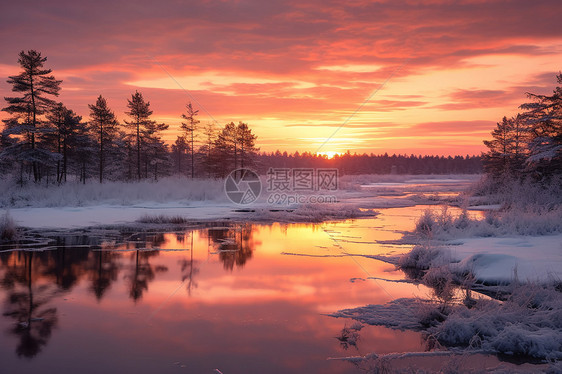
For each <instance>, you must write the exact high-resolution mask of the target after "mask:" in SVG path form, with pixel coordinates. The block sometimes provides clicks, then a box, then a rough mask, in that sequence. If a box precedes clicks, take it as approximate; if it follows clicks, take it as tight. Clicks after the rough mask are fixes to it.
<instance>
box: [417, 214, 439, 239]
mask: <svg viewBox="0 0 562 374" xmlns="http://www.w3.org/2000/svg"><path fill="white" fill-rule="evenodd" d="M435 226H436V222H435V216H434V214H433V212H432V211H431V210H429V209H427V210H424V212H423V214H422V215H421V216H420V218H419V219H418V220H417V221H416V229H415V232H417V233H419V234H421V235H423V236H426V237H427V236H431V234H432V233H433V229H434V227H435Z"/></svg>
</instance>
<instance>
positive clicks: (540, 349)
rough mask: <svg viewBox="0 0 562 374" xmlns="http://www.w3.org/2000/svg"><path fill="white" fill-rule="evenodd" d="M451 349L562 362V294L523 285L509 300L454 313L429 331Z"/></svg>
mask: <svg viewBox="0 0 562 374" xmlns="http://www.w3.org/2000/svg"><path fill="white" fill-rule="evenodd" d="M426 334H427V335H426V337H427V338H428V339H435V340H436V341H437V342H439V343H440V344H442V345H443V346H447V347H452V346H454V347H469V348H473V349H484V350H486V351H491V352H496V353H502V354H508V355H513V356H527V357H533V358H540V359H546V360H562V339H561V338H560V337H561V336H562V294H561V293H560V291H559V290H556V289H554V288H552V287H550V288H544V287H540V286H536V285H519V286H516V287H514V288H513V289H512V293H511V295H510V296H509V297H508V298H507V300H505V301H503V302H499V301H496V300H487V299H484V298H481V299H478V300H476V301H475V302H474V303H473V304H472V305H471V307H470V308H469V307H467V306H465V305H462V304H459V305H456V306H454V307H453V308H451V310H450V312H449V314H448V315H447V316H446V318H445V320H444V321H443V322H442V323H439V324H437V325H436V326H434V327H431V328H429V329H428V330H427V332H426Z"/></svg>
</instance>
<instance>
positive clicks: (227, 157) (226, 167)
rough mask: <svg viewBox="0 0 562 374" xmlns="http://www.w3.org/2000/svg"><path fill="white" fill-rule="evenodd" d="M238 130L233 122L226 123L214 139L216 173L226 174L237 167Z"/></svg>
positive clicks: (219, 174)
mask: <svg viewBox="0 0 562 374" xmlns="http://www.w3.org/2000/svg"><path fill="white" fill-rule="evenodd" d="M238 140H239V139H238V131H237V129H236V125H235V124H234V122H230V123H227V124H226V125H225V126H224V127H223V129H222V130H221V131H220V132H219V134H218V135H217V138H216V140H215V147H214V148H215V150H216V154H215V156H216V160H215V161H216V163H217V170H216V171H217V174H218V176H220V177H224V176H226V175H227V174H228V173H230V172H231V171H233V170H236V168H237V167H238Z"/></svg>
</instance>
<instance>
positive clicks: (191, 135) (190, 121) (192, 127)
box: [181, 103, 199, 178]
mask: <svg viewBox="0 0 562 374" xmlns="http://www.w3.org/2000/svg"><path fill="white" fill-rule="evenodd" d="M185 108H186V111H187V114H182V115H181V118H183V119H185V120H187V122H182V124H181V129H182V130H183V131H184V132H185V134H186V138H187V139H189V140H190V143H191V146H190V148H191V178H193V177H194V176H195V166H194V165H195V138H196V136H195V131H197V125H198V124H199V120H197V119H195V117H196V116H197V115H198V114H199V111H198V110H194V109H193V106H192V105H191V103H188V104H187V105H186V106H185Z"/></svg>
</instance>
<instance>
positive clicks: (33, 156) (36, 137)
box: [2, 50, 62, 182]
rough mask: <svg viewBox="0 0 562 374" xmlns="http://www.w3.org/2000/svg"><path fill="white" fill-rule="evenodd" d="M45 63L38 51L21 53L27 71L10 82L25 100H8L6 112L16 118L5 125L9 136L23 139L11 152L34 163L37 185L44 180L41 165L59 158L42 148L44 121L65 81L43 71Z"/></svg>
mask: <svg viewBox="0 0 562 374" xmlns="http://www.w3.org/2000/svg"><path fill="white" fill-rule="evenodd" d="M45 61H47V58H46V57H42V56H41V53H40V52H37V51H35V50H30V51H28V52H27V53H26V52H24V51H21V52H20V54H19V59H18V63H19V65H20V66H21V68H22V69H23V71H22V72H21V73H20V74H18V75H14V76H10V77H9V79H8V81H7V82H8V83H9V84H11V85H12V86H13V87H12V91H13V92H17V93H21V94H22V96H20V97H5V98H4V99H5V100H6V101H7V103H8V106H7V107H5V108H3V109H2V110H3V111H6V112H8V113H9V114H11V115H12V117H11V118H9V119H7V120H5V121H4V122H5V125H6V126H5V127H6V129H5V131H7V133H6V135H18V136H22V137H23V140H20V141H17V142H16V143H15V144H14V145H13V146H12V147H11V148H10V149H8V152H10V153H12V155H13V156H14V157H15V159H17V160H19V161H21V162H29V163H31V167H32V171H33V178H34V180H35V182H38V181H40V180H41V170H40V168H39V165H40V164H45V163H48V162H49V161H52V160H53V159H55V158H56V157H53V154H52V153H51V152H50V151H49V150H47V149H44V148H43V147H42V146H41V144H40V137H41V134H42V133H43V132H44V130H45V122H44V120H43V118H42V117H43V115H44V114H45V113H47V112H48V111H49V109H50V108H52V107H53V106H54V104H55V101H54V100H53V99H51V98H50V97H49V96H58V94H59V91H60V84H61V82H62V81H60V80H56V79H55V77H54V76H53V75H49V74H51V72H52V70H51V69H45V68H43V64H44V63H45Z"/></svg>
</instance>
